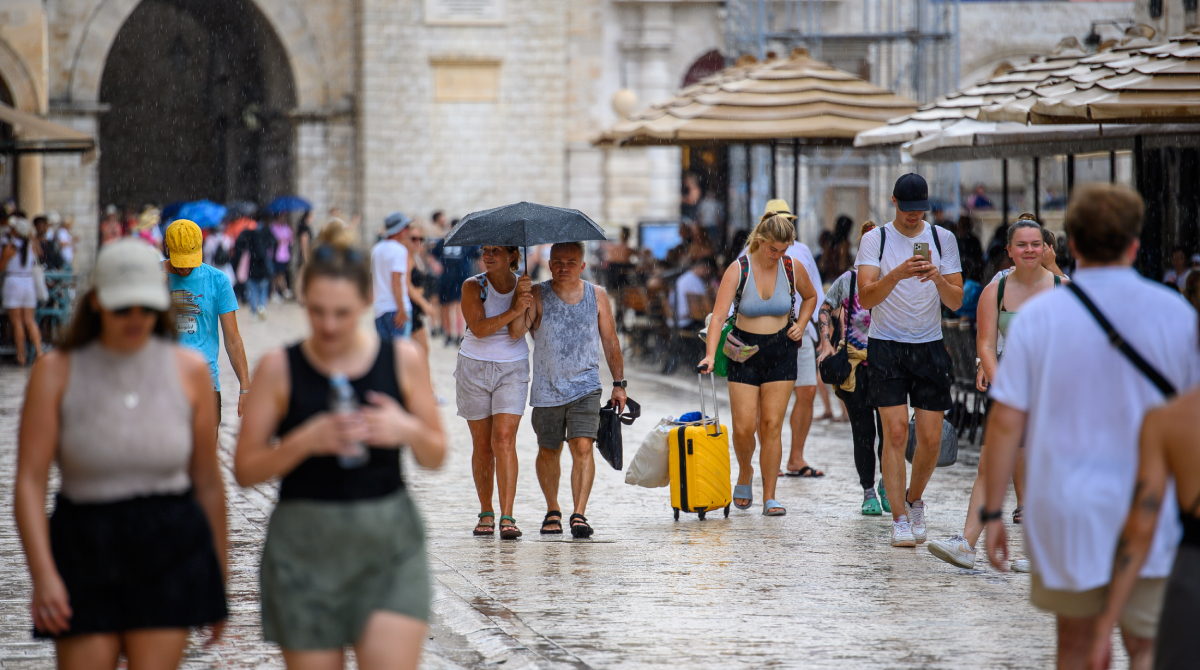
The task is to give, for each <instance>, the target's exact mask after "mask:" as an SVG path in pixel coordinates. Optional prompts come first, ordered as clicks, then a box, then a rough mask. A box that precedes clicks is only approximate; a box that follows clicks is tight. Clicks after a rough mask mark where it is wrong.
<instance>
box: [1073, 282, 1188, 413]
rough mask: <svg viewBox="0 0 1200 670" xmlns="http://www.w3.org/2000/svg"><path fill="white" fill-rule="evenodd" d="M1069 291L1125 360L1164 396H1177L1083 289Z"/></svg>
mask: <svg viewBox="0 0 1200 670" xmlns="http://www.w3.org/2000/svg"><path fill="white" fill-rule="evenodd" d="M1067 289H1069V290H1070V291H1071V292H1072V293H1074V294H1075V297H1076V298H1079V302H1082V303H1083V306H1084V307H1085V308H1086V309H1087V311H1088V312H1090V313H1091V315H1092V318H1094V319H1095V320H1096V323H1098V324H1100V327H1101V328H1103V329H1104V333H1105V334H1106V335H1108V341H1109V342H1111V343H1112V345H1113V346H1114V347H1116V348H1117V351H1120V352H1121V353H1122V354H1124V355H1125V358H1128V359H1129V362H1130V363H1133V365H1134V367H1136V368H1137V369H1138V370H1140V371H1141V372H1142V374H1144V375H1146V378H1147V379H1149V380H1150V381H1151V382H1153V384H1154V385H1155V386H1157V387H1158V390H1159V391H1161V392H1162V394H1163V395H1164V396H1166V397H1167V398H1170V397H1172V396H1174V395H1175V386H1174V385H1173V384H1171V382H1169V381H1167V378H1166V377H1163V376H1162V374H1161V373H1160V372H1159V371H1158V370H1155V369H1154V366H1153V365H1150V363H1148V362H1147V361H1146V359H1144V358H1142V355H1141V354H1139V353H1138V352H1137V351H1135V350H1134V348H1133V347H1131V346H1129V343H1128V342H1126V341H1125V339H1124V338H1123V337H1121V334H1120V333H1118V332H1117V331H1116V330H1115V329H1114V328H1113V326H1112V324H1111V323H1109V321H1108V319H1106V318H1105V317H1104V315H1103V314H1101V313H1100V310H1099V309H1097V308H1096V304H1095V303H1093V302H1092V299H1091V298H1089V297H1088V296H1087V294H1086V293H1084V292H1083V289H1081V288H1079V286H1078V285H1077V284H1075V283H1074V282H1072V283H1070V284H1067Z"/></svg>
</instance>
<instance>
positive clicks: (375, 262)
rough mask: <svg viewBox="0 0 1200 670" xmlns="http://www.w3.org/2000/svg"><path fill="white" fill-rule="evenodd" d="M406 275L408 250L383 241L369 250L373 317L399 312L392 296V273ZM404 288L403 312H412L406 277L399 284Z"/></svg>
mask: <svg viewBox="0 0 1200 670" xmlns="http://www.w3.org/2000/svg"><path fill="white" fill-rule="evenodd" d="M393 272H400V273H403V274H408V249H406V248H405V247H404V245H403V244H400V243H399V242H397V241H396V240H383V241H381V242H379V243H377V244H376V245H375V248H374V249H372V250H371V277H372V283H373V286H374V290H375V316H376V317H380V316H383V315H384V314H387V313H388V312H398V311H400V310H399V309H398V308H397V306H396V296H395V295H393V294H392V273H393ZM401 284H402V285H403V286H404V310H405V311H406V312H409V313H411V312H412V303H411V302H410V301H409V299H408V277H405V278H404V280H403V281H402V282H401Z"/></svg>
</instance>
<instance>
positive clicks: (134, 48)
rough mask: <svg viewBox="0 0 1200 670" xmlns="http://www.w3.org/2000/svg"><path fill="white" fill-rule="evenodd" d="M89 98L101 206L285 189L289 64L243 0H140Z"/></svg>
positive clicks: (264, 194)
mask: <svg viewBox="0 0 1200 670" xmlns="http://www.w3.org/2000/svg"><path fill="white" fill-rule="evenodd" d="M100 102H102V103H104V104H107V105H108V106H109V110H108V111H107V112H106V113H104V114H103V115H102V116H101V120H100V150H101V153H100V199H101V202H102V203H105V204H108V203H116V204H123V205H132V206H134V207H140V206H141V205H142V204H143V203H158V204H165V203H169V202H174V201H179V200H195V199H198V198H208V199H210V200H215V201H217V202H228V201H231V200H251V201H256V202H260V203H261V202H264V201H266V200H269V199H270V198H272V197H274V196H276V195H280V194H283V193H288V192H291V191H293V190H294V169H293V165H294V157H293V152H294V144H295V142H294V139H293V138H294V130H293V126H292V123H291V119H290V117H289V113H290V111H291V110H292V109H294V107H295V105H296V92H295V85H294V81H293V78H292V72H291V69H290V67H289V65H288V60H287V54H286V52H285V50H284V48H283V45H282V44H281V43H280V41H279V38H278V36H277V35H276V34H275V32H274V30H272V28H271V26H270V24H269V23H268V22H267V20H266V19H265V18H264V17H263V15H262V14H261V13H260V12H259V10H258V8H257V7H255V6H254V4H253V2H250V1H249V0H143V1H142V2H141V4H139V5H138V7H137V8H136V9H135V10H134V11H133V12H132V13H131V14H130V15H129V18H128V19H127V20H126V21H125V23H124V25H123V26H122V27H121V30H120V32H118V33H117V36H116V39H115V40H114V42H113V45H112V48H111V49H110V51H109V53H108V57H107V59H106V61H105V65H104V73H103V75H102V77H101V80H100Z"/></svg>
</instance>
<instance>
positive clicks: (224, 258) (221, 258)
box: [210, 243, 233, 267]
mask: <svg viewBox="0 0 1200 670" xmlns="http://www.w3.org/2000/svg"><path fill="white" fill-rule="evenodd" d="M231 260H233V258H232V257H231V256H230V255H229V250H228V249H226V248H225V245H224V244H219V243H218V244H217V248H216V249H214V250H213V254H212V259H211V260H210V264H211V265H214V266H216V267H221V266H223V265H228V264H229V262H230V261H231Z"/></svg>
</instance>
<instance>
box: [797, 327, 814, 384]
mask: <svg viewBox="0 0 1200 670" xmlns="http://www.w3.org/2000/svg"><path fill="white" fill-rule="evenodd" d="M816 385H817V348H816V347H815V346H814V345H813V343H812V340H810V339H808V336H807V335H806V336H804V337H802V338H800V348H799V349H797V350H796V386H816Z"/></svg>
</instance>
